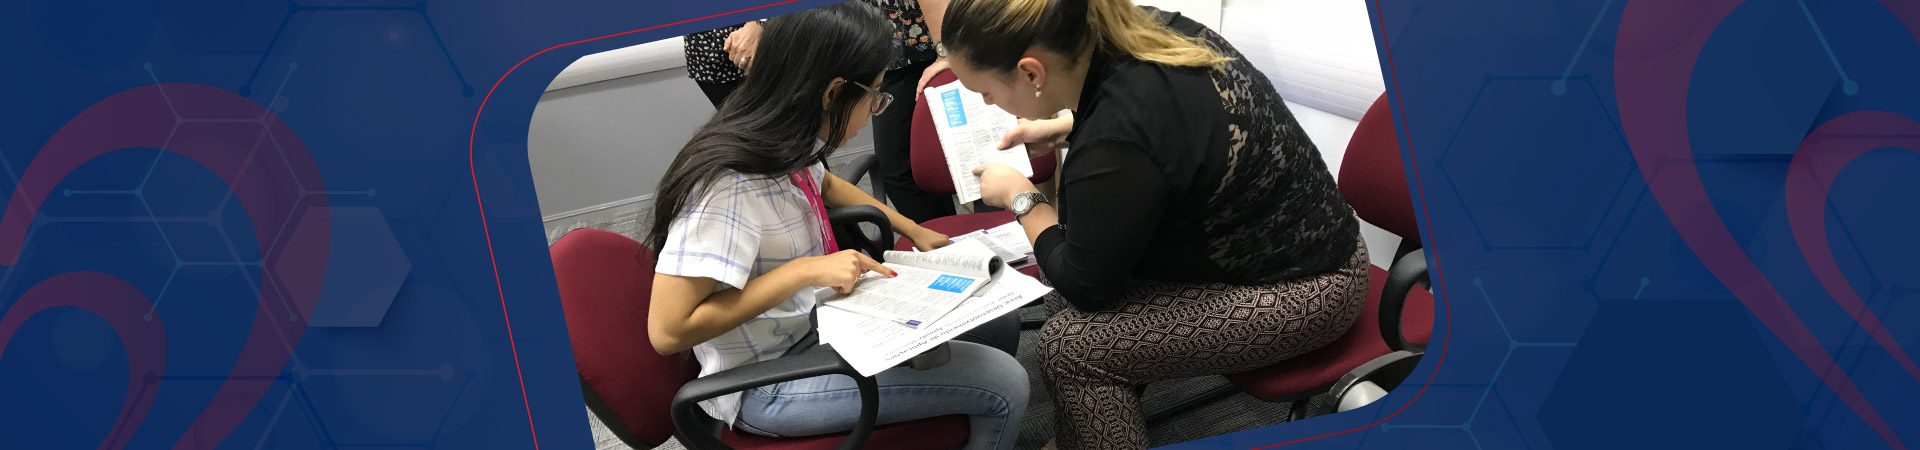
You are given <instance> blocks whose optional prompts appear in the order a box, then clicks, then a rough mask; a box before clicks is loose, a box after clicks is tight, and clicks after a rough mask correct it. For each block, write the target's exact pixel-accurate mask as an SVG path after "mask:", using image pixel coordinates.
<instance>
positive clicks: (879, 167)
mask: <svg viewBox="0 0 1920 450" xmlns="http://www.w3.org/2000/svg"><path fill="white" fill-rule="evenodd" d="M865 1H867V2H868V3H871V4H874V5H875V6H879V7H880V9H881V10H882V11H885V12H886V14H887V18H888V20H890V21H891V22H893V26H894V31H893V33H892V35H893V39H894V41H895V42H897V43H898V44H899V45H900V46H901V52H900V56H899V57H898V58H896V59H894V61H893V62H892V63H890V64H888V66H887V68H888V70H887V76H886V81H885V82H883V83H882V84H881V85H880V86H878V87H879V88H880V91H882V92H886V93H888V94H890V95H892V96H893V98H894V99H895V101H897V102H899V103H900V104H899V105H897V106H896V107H895V108H893V109H891V110H888V111H887V112H886V113H883V114H881V115H879V116H877V117H874V118H873V156H874V160H875V161H874V167H875V170H874V172H875V173H874V179H875V181H876V183H874V190H875V192H880V193H882V197H883V198H885V199H887V200H888V201H890V202H892V203H893V207H894V208H896V209H899V210H900V214H902V215H905V216H907V218H910V219H913V220H914V221H917V222H925V221H928V220H933V219H937V218H941V217H946V216H951V215H953V213H954V209H953V196H950V195H941V194H933V193H928V192H927V191H923V190H920V186H919V185H918V184H914V182H913V163H912V160H911V159H910V158H909V150H910V148H911V147H912V138H913V134H912V128H913V127H912V124H913V109H914V105H915V103H917V102H919V95H918V94H919V90H920V89H923V88H925V87H926V80H927V79H930V78H932V76H933V75H934V74H937V73H939V72H940V71H941V70H945V69H946V63H945V61H944V60H943V59H942V58H940V56H939V53H938V52H936V51H935V50H934V38H935V37H936V36H938V32H939V29H938V27H939V25H940V14H941V12H942V11H945V10H946V9H947V1H948V0H865Z"/></svg>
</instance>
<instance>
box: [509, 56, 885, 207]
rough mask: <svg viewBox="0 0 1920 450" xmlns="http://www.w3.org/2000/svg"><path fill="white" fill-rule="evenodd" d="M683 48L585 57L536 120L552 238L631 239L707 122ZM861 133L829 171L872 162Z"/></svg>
mask: <svg viewBox="0 0 1920 450" xmlns="http://www.w3.org/2000/svg"><path fill="white" fill-rule="evenodd" d="M685 64H686V57H685V55H684V53H683V52H682V43H681V40H680V38H677V37H676V38H672V39H667V40H663V41H656V42H650V43H646V44H641V45H637V46H633V47H628V48H624V49H620V50H614V51H609V52H605V53H598V54H594V55H588V56H586V57H582V58H581V59H580V60H579V61H576V62H574V63H573V64H572V65H569V66H568V67H567V68H566V69H565V70H562V71H561V73H560V75H559V76H558V77H556V78H555V79H554V81H553V83H551V84H550V85H549V87H548V91H547V92H546V94H545V95H542V96H541V97H540V102H539V103H538V104H537V105H536V106H535V107H534V110H533V123H532V124H531V125H530V129H529V130H528V136H527V152H528V155H527V156H528V159H529V160H530V161H529V163H530V164H531V165H532V166H533V167H532V168H533V184H534V190H535V191H536V193H537V194H538V196H539V200H540V214H541V216H543V217H544V218H545V220H544V221H545V222H547V227H548V231H549V234H550V235H552V236H550V237H557V235H555V234H553V233H555V232H564V231H566V230H570V229H572V228H575V227H577V226H594V227H600V228H611V229H615V231H622V232H630V233H631V232H638V231H641V230H638V229H637V228H631V227H633V226H635V225H636V224H631V223H628V222H631V221H632V220H633V218H635V217H637V216H638V215H639V214H640V213H642V212H644V211H646V210H647V209H648V208H649V207H651V206H652V196H653V191H654V188H655V187H656V186H657V185H658V184H659V183H660V177H661V175H663V174H664V173H665V171H666V167H667V165H668V164H670V163H672V162H673V157H674V155H676V154H678V153H679V151H680V147H681V146H682V145H684V144H686V142H687V139H688V138H690V137H692V136H693V132H694V130H696V129H698V128H699V127H700V125H701V124H704V123H706V121H707V119H709V118H711V117H713V106H712V105H710V104H708V102H707V98H706V96H705V95H704V94H702V93H701V92H700V86H699V85H697V84H694V82H693V80H692V79H689V78H687V70H686V67H685ZM869 134H870V132H869V131H865V130H863V131H862V132H861V133H860V135H858V136H855V137H854V138H853V139H852V140H850V141H848V142H847V147H846V148H845V149H842V150H841V151H839V152H836V153H835V154H834V157H833V158H832V159H831V160H829V161H828V163H829V164H831V165H833V167H834V168H838V167H840V166H839V165H840V164H843V163H845V162H846V161H847V160H849V159H852V158H854V157H857V156H859V155H862V154H867V153H871V152H872V148H873V140H872V137H871V136H869Z"/></svg>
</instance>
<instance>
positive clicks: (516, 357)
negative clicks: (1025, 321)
mask: <svg viewBox="0 0 1920 450" xmlns="http://www.w3.org/2000/svg"><path fill="white" fill-rule="evenodd" d="M798 1H800V0H786V1H782V2H777V3H769V4H765V5H761V6H756V7H752V8H747V9H742V10H738V11H733V12H727V13H720V14H714V15H710V16H706V17H699V18H694V19H687V20H682V21H679V22H673V23H668V24H662V25H655V26H651V27H646V28H641V29H637V30H630V31H625V32H620V33H614V34H609V35H606V36H600V37H596V38H591V39H582V40H578V41H573V42H568V43H565V44H560V45H555V46H552V47H547V48H546V50H541V51H539V52H535V53H534V54H532V55H528V56H527V57H526V58H523V59H521V60H520V62H518V63H514V64H513V67H511V68H508V69H507V72H506V73H503V74H500V79H498V80H494V82H493V86H492V87H489V88H487V95H486V96H484V97H481V98H480V108H479V109H478V110H477V111H474V113H473V127H472V128H471V129H469V130H468V131H467V173H468V175H469V176H470V177H471V178H472V180H473V201H474V203H475V204H476V205H478V207H479V209H480V230H481V232H482V233H483V234H484V235H485V236H486V238H487V262H488V263H490V264H492V266H493V287H494V290H495V291H497V292H499V294H500V318H501V319H504V320H506V322H507V345H508V347H509V348H511V349H513V371H514V375H515V376H516V377H518V378H519V382H520V401H521V403H522V404H523V405H525V406H526V408H527V432H528V433H529V434H532V437H533V448H534V449H535V450H538V449H539V448H540V437H539V435H538V434H536V433H535V432H534V428H533V403H532V402H531V401H529V400H528V399H527V381H526V377H525V376H524V375H521V373H520V349H519V348H518V346H517V345H516V344H514V339H513V320H512V319H510V318H508V317H507V292H506V289H505V288H503V287H502V286H501V282H500V263H499V261H497V260H495V259H494V256H493V232H492V230H490V229H489V227H488V226H487V206H486V202H484V201H482V200H481V198H480V176H479V174H478V171H477V170H476V169H475V168H474V167H475V165H474V159H473V142H474V137H475V136H476V135H477V134H478V132H479V130H480V115H481V114H482V113H484V112H485V111H486V109H487V100H489V99H492V98H493V91H494V90H496V89H499V88H500V83H501V82H504V81H506V80H507V76H508V75H512V74H513V71H514V70H515V69H519V68H520V65H522V64H526V63H527V61H531V60H533V58H534V57H536V56H540V55H541V54H543V53H546V52H548V51H551V50H553V49H556V48H560V47H565V46H569V45H573V44H579V43H584V42H592V41H597V40H601V39H606V38H610V37H616V36H623V35H627V34H633V33H638V32H641V31H647V30H652V29H656V28H661V27H668V26H673V25H679V24H683V23H688V22H696V21H701V20H706V19H711V18H715V17H720V16H725V15H730V14H737V13H743V12H747V11H753V10H756V9H763V8H770V7H774V6H780V5H785V4H788V3H794V2H798ZM1373 10H1374V14H1375V15H1377V16H1379V17H1380V18H1379V23H1380V47H1381V49H1383V50H1384V51H1385V53H1386V56H1387V73H1388V78H1390V79H1392V80H1393V93H1394V96H1395V97H1399V96H1400V77H1399V75H1398V74H1397V73H1395V72H1394V68H1393V49H1392V48H1391V47H1390V46H1389V45H1388V43H1387V35H1386V29H1387V24H1386V15H1385V14H1384V13H1382V12H1380V2H1379V0H1375V1H1374V3H1373ZM1404 102H1405V101H1404V100H1402V104H1404ZM1396 112H1398V113H1399V114H1400V123H1401V124H1403V126H1401V127H1396V130H1399V131H1400V132H1403V133H1406V135H1407V137H1408V142H1407V144H1406V146H1407V149H1408V151H1409V152H1411V151H1412V149H1413V143H1412V141H1411V138H1412V136H1413V133H1412V132H1411V131H1408V130H1406V129H1405V127H1404V124H1405V123H1406V122H1407V114H1406V111H1405V108H1399V109H1398V110H1397V111H1396ZM1413 185H1414V188H1415V190H1416V192H1417V193H1419V195H1420V206H1421V215H1422V217H1421V219H1422V220H1424V221H1425V222H1427V230H1428V231H1427V235H1428V236H1432V235H1433V231H1432V230H1433V221H1432V219H1431V216H1430V215H1429V214H1428V213H1427V195H1426V192H1425V188H1424V187H1423V186H1421V184H1420V164H1419V163H1418V162H1417V161H1416V162H1415V163H1414V164H1413ZM1427 256H1428V257H1429V258H1433V262H1434V265H1433V278H1434V280H1435V284H1437V285H1440V286H1445V285H1446V277H1443V276H1441V270H1440V256H1439V252H1436V251H1434V249H1431V248H1429V249H1427ZM1440 301H1441V303H1442V304H1443V305H1445V306H1446V310H1447V326H1446V330H1447V331H1446V334H1445V337H1443V338H1441V341H1440V359H1438V360H1436V361H1435V362H1434V366H1433V375H1431V376H1428V377H1427V384H1425V385H1422V386H1420V391H1419V392H1415V393H1414V394H1413V398H1412V399H1410V400H1407V404H1406V405H1402V406H1400V409H1399V410H1396V411H1394V412H1393V414H1388V415H1387V417H1383V418H1380V420H1377V421H1374V422H1373V423H1370V424H1367V425H1366V426H1362V427H1358V428H1354V429H1350V430H1346V431H1337V432H1333V433H1327V434H1322V435H1319V436H1314V437H1309V438H1301V439H1295V440H1291V441H1287V442H1282V443H1278V444H1273V445H1268V446H1265V447H1258V448H1254V449H1251V450H1261V449H1267V448H1273V447H1279V446H1283V445H1287V444H1293V443H1299V442H1305V441H1311V440H1314V439H1320V438H1324V437H1330V436H1336V435H1341V434H1346V433H1351V432H1355V431H1360V430H1364V429H1368V428H1373V426H1375V425H1379V424H1381V423H1384V422H1386V421H1387V420H1389V419H1392V418H1393V417H1394V416H1398V415H1400V413H1401V412H1402V411H1406V410H1407V407H1409V406H1413V402H1415V401H1419V400H1420V395H1421V394H1425V393H1426V392H1427V387H1429V386H1432V385H1433V380H1434V379H1436V378H1438V377H1439V375H1440V365H1441V364H1444V363H1446V360H1447V348H1448V344H1449V343H1451V340H1452V337H1453V307H1452V305H1451V302H1449V301H1448V299H1447V294H1446V289H1444V288H1443V289H1441V292H1440Z"/></svg>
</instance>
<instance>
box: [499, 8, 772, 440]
mask: <svg viewBox="0 0 1920 450" xmlns="http://www.w3.org/2000/svg"><path fill="white" fill-rule="evenodd" d="M798 1H800V0H786V1H782V2H778V3H769V4H765V5H760V6H755V7H752V8H747V9H742V10H739V11H733V12H728V13H721V14H714V15H711V16H706V17H700V18H694V19H687V20H682V21H679V22H673V23H668V24H662V25H654V26H651V27H646V28H641V29H637V30H629V31H624V32H619V33H614V34H609V35H606V36H600V37H596V38H591V39H581V40H578V41H573V42H568V43H565V44H560V45H555V46H552V47H547V48H546V50H541V51H538V52H534V53H533V54H532V55H527V57H526V58H521V59H520V62H517V63H514V64H513V67H510V68H508V69H507V72H506V73H502V74H500V79H498V80H494V81H493V86H492V87H489V88H487V95H486V96H483V97H481V98H480V108H479V109H478V110H476V111H474V113H473V127H472V128H471V129H469V130H468V131H467V175H468V176H469V177H471V178H472V179H473V202H474V204H475V205H476V206H477V207H478V209H479V210H480V232H481V233H482V235H484V236H486V238H487V263H488V264H491V265H492V266H493V288H494V290H495V291H497V292H499V294H500V318H501V320H505V321H506V323H507V346H508V348H510V349H512V351H513V372H514V376H515V377H516V378H518V379H519V382H520V402H521V403H522V404H523V405H524V406H525V407H526V409H527V433H528V434H529V435H531V436H532V437H533V448H534V450H539V449H540V435H539V434H538V433H537V432H535V431H534V429H533V402H531V401H529V400H528V399H527V379H526V376H525V375H523V374H522V372H521V370H520V347H519V345H518V344H516V343H515V342H514V339H513V319H511V318H509V317H507V291H506V289H505V288H504V287H502V285H501V283H500V262H499V260H497V259H495V258H494V255H493V231H492V230H491V229H490V227H488V226H487V204H486V201H484V200H482V199H481V198H480V175H479V171H478V170H477V169H475V168H474V160H473V142H474V137H475V136H476V135H478V134H479V132H480V114H482V113H484V112H485V111H486V110H487V101H488V100H490V99H492V98H493V91H494V90H496V89H499V88H500V83H501V82H504V81H507V76H508V75H513V71H514V70H516V69H519V68H520V65H522V64H526V63H527V61H532V60H533V58H534V57H536V56H540V55H541V54H543V53H546V52H548V51H551V50H553V49H556V48H560V47H566V46H569V45H573V44H579V43H583V42H593V41H597V40H601V39H606V38H610V37H616V36H624V35H628V34H633V33H638V32H642V31H647V30H652V29H656V28H661V27H669V26H674V25H679V24H683V23H688V22H696V21H701V20H706V19H711V18H715V17H720V16H725V15H728V14H737V13H742V12H747V11H752V10H756V9H761V8H769V7H774V6H779V5H785V4H788V3H793V2H798Z"/></svg>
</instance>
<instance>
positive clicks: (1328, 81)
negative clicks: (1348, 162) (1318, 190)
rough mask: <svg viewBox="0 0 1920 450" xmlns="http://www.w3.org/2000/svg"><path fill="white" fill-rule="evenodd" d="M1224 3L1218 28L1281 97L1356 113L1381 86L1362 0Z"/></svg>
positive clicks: (1361, 111)
mask: <svg viewBox="0 0 1920 450" xmlns="http://www.w3.org/2000/svg"><path fill="white" fill-rule="evenodd" d="M1223 8H1224V14H1223V16H1224V19H1223V21H1222V23H1221V27H1220V28H1218V30H1219V31H1220V35H1221V36H1225V37H1226V38H1227V40H1228V41H1231V42H1233V46H1234V47H1235V48H1238V49H1240V52H1241V53H1243V54H1245V55H1246V56H1247V59H1248V60H1250V61H1253V63H1254V65H1255V66H1258V67H1260V70H1261V71H1262V72H1266V74H1267V76H1268V78H1271V79H1272V80H1273V83H1274V87H1275V88H1278V89H1279V90H1280V95H1281V96H1282V97H1285V98H1286V99H1287V100H1288V101H1291V102H1294V103H1298V104H1301V105H1306V106H1308V107H1312V108H1314V109H1319V110H1322V111H1326V112H1330V113H1333V114H1338V115H1340V116H1344V117H1347V118H1351V119H1354V120H1359V119H1360V116H1361V115H1363V114H1365V113H1366V111H1367V107H1368V106H1369V105H1372V104H1373V100H1374V98H1377V97H1379V96H1380V92H1381V91H1383V90H1385V89H1386V83H1385V82H1384V79H1383V78H1382V77H1381V76H1380V58H1379V56H1378V55H1377V54H1376V53H1375V50H1374V45H1373V26H1372V24H1371V23H1369V21H1370V20H1371V19H1370V18H1369V17H1368V16H1367V3H1366V2H1362V1H1355V0H1343V1H1331V0H1226V2H1225V4H1224V6H1223ZM1343 144H1344V143H1343Z"/></svg>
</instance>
